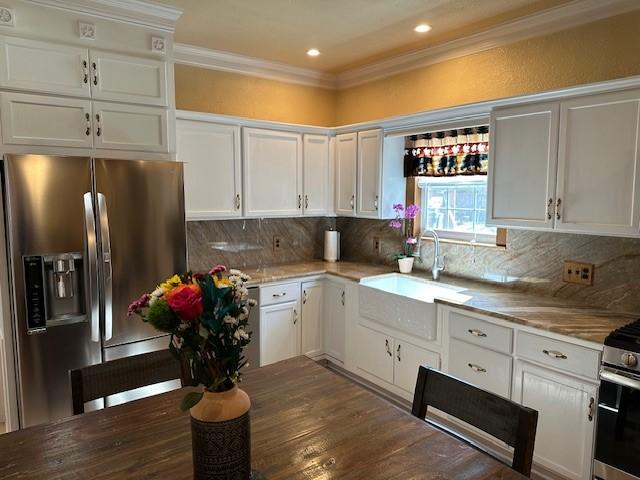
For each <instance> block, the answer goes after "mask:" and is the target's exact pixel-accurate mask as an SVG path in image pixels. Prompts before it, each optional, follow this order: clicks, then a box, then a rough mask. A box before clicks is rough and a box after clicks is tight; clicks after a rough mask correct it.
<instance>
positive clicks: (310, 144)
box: [302, 134, 331, 216]
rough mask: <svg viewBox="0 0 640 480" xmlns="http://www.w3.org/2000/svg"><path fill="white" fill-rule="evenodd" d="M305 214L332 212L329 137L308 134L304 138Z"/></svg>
mask: <svg viewBox="0 0 640 480" xmlns="http://www.w3.org/2000/svg"><path fill="white" fill-rule="evenodd" d="M303 141H304V144H303V159H304V162H303V168H302V170H303V174H304V182H303V183H304V185H303V187H304V188H303V190H304V201H303V206H302V211H303V212H304V215H308V216H314V215H316V216H317V215H326V214H328V213H329V212H330V208H329V200H330V197H331V196H330V188H331V182H330V176H329V174H330V171H331V169H330V167H331V165H330V156H329V137H328V136H326V135H311V134H306V135H304V138H303Z"/></svg>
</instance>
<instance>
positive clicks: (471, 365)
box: [467, 363, 487, 373]
mask: <svg viewBox="0 0 640 480" xmlns="http://www.w3.org/2000/svg"><path fill="white" fill-rule="evenodd" d="M467 365H469V368H470V369H471V370H473V371H474V372H477V373H486V372H487V369H486V368H484V367H481V366H480V365H476V364H475V363H468V364H467Z"/></svg>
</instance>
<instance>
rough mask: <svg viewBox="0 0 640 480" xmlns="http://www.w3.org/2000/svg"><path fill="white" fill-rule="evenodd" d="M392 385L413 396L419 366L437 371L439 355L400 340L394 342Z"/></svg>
mask: <svg viewBox="0 0 640 480" xmlns="http://www.w3.org/2000/svg"><path fill="white" fill-rule="evenodd" d="M393 352H394V357H395V358H394V363H393V383H394V384H395V385H396V386H397V387H399V388H401V389H402V390H404V391H405V392H408V393H409V394H411V395H413V392H414V390H415V388H416V380H417V379H418V369H419V367H420V365H425V366H427V367H431V368H435V369H439V368H440V355H438V354H437V353H435V352H430V351H429V350H425V349H424V348H420V347H416V346H415V345H412V344H410V343H407V342H403V341H402V340H395V342H394V349H393Z"/></svg>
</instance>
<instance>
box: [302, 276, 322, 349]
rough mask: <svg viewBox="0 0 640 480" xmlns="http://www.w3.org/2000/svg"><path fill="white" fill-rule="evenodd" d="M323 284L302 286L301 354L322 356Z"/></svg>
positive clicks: (305, 284) (305, 283)
mask: <svg viewBox="0 0 640 480" xmlns="http://www.w3.org/2000/svg"><path fill="white" fill-rule="evenodd" d="M322 294H323V283H322V282H304V283H303V284H302V317H301V319H300V321H301V322H302V326H301V328H302V354H303V355H306V356H308V357H317V356H318V355H321V354H322V344H323V338H322V335H323V331H322V324H323V315H322V313H323V308H322V306H323V305H322V303H323V295H322Z"/></svg>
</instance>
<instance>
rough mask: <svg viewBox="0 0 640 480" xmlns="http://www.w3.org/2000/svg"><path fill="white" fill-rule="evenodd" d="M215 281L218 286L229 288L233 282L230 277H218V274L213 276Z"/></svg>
mask: <svg viewBox="0 0 640 480" xmlns="http://www.w3.org/2000/svg"><path fill="white" fill-rule="evenodd" d="M213 283H214V284H215V286H216V288H227V287H230V286H231V282H230V281H229V279H228V278H225V277H223V278H218V276H217V275H214V276H213Z"/></svg>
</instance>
